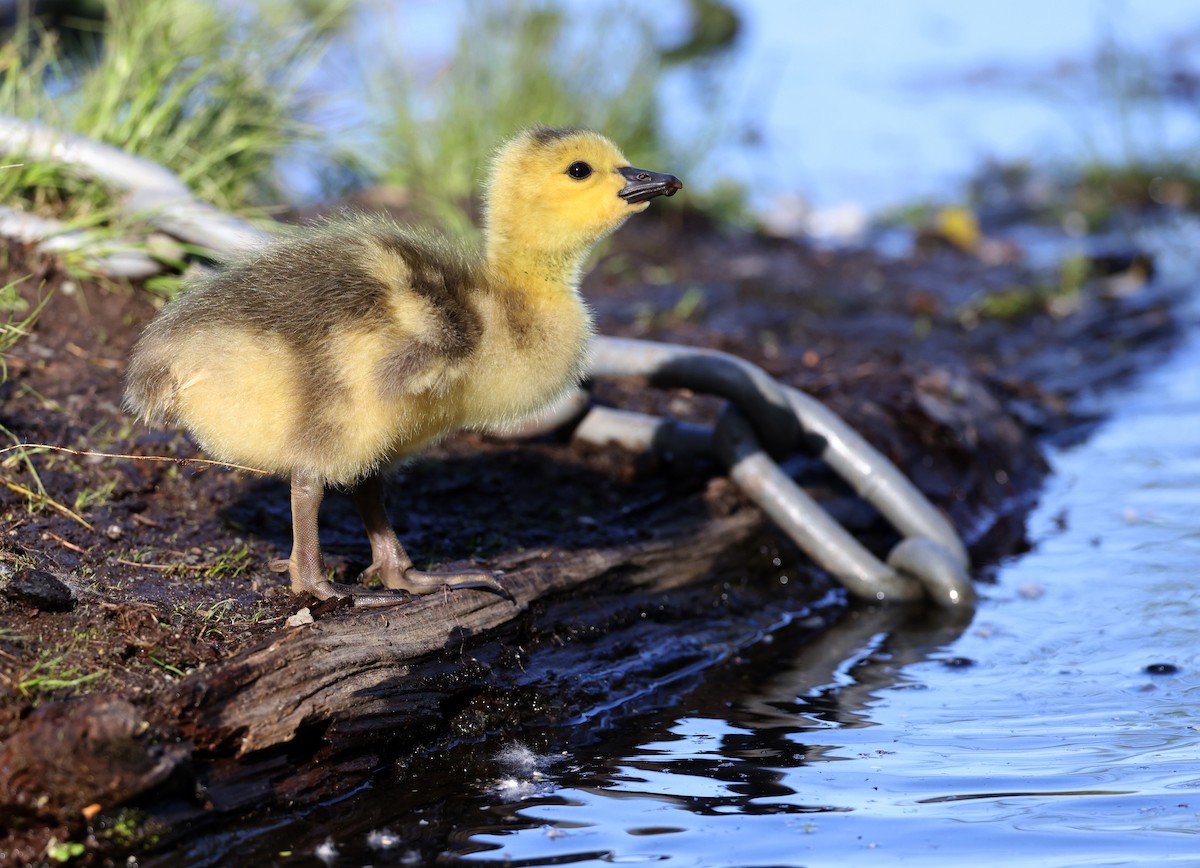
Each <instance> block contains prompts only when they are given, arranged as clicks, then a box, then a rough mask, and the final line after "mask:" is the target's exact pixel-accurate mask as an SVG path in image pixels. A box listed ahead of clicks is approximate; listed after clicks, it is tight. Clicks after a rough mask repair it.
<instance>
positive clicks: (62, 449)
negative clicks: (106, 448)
mask: <svg viewBox="0 0 1200 868" xmlns="http://www.w3.org/2000/svg"><path fill="white" fill-rule="evenodd" d="M14 449H49V450H51V451H54V452H65V453H66V454H67V455H79V456H83V457H90V458H125V459H128V460H130V461H170V462H173V463H175V464H208V465H211V464H215V465H216V466H218V467H228V468H230V469H232V470H245V471H246V472H247V473H258V474H261V475H263V476H270V475H271V471H269V470H262V469H261V468H258V467H247V466H246V465H244V464H232V463H230V462H228V461H214V460H212V459H211V458H173V457H171V456H170V455H127V454H125V453H122V452H92V451H90V450H87V449H68V448H67V447H66V446H51V445H50V444H49V443H18V444H17V445H16V446H6V447H5V448H3V449H0V455H3V454H4V453H5V452H12V451H13V450H14Z"/></svg>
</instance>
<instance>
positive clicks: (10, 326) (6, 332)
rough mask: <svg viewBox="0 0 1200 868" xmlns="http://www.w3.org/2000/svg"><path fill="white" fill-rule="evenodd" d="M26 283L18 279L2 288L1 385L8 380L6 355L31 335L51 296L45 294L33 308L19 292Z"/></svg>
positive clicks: (0, 298)
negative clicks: (31, 329)
mask: <svg viewBox="0 0 1200 868" xmlns="http://www.w3.org/2000/svg"><path fill="white" fill-rule="evenodd" d="M24 282H25V278H18V279H17V280H14V281H12V282H11V283H9V284H7V285H6V286H3V287H0V316H2V317H4V319H3V321H0V383H3V382H6V381H7V380H8V363H7V362H6V361H5V354H6V353H7V352H8V351H9V350H10V349H12V347H13V346H14V345H15V344H16V343H17V341H19V340H20V339H21V338H23V337H25V336H26V335H27V334H29V330H30V328H32V327H33V324H34V322H35V321H36V320H37V318H38V316H40V315H41V312H42V308H44V307H45V306H46V302H47V301H49V300H50V296H49V294H44V295H42V296H41V298H40V299H39V301H38V303H37V304H36V305H32V307H31V306H30V305H29V303H28V302H26V301H25V300H24V299H23V298H21V295H20V292H19V288H20V286H21V284H22V283H24Z"/></svg>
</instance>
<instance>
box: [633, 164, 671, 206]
mask: <svg viewBox="0 0 1200 868" xmlns="http://www.w3.org/2000/svg"><path fill="white" fill-rule="evenodd" d="M617 171H618V172H620V173H621V174H622V175H624V176H625V186H624V187H622V188H621V192H620V193H618V194H617V195H618V196H620V197H621V198H622V199H624V200H625V201H626V202H628V203H629V204H631V205H633V204H635V203H637V202H648V201H650V200H651V199H653V198H654V197H655V196H674V195H675V192H676V191H677V190H682V189H683V182H682V181H680V180H679V179H678V178H676V177H675V176H674V175H663V174H661V173H659V172H647V171H646V170H645V169H635V168H633V167H632V166H626V167H625V168H624V169H617Z"/></svg>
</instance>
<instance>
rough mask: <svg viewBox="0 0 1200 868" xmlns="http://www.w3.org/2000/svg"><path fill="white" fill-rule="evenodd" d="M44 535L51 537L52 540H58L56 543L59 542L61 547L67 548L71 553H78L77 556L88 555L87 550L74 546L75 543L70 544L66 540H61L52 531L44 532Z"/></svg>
mask: <svg viewBox="0 0 1200 868" xmlns="http://www.w3.org/2000/svg"><path fill="white" fill-rule="evenodd" d="M46 535H47V536H50V537H52V538H54V539H56V540H58V542H59V543H60V544H61V545H62V546H63V547H64V548H69V549H70V550H71V551H73V552H78V553H79V554H81V555H86V554H89V552H88V550H87V549H83V548H80V547H79V546H77V545H75V543H73V542H71V541H70V540H68V539H63V538H62V537H60V536H59V535H58V534H56V533H55V532H54V531H52V530H48V531H46Z"/></svg>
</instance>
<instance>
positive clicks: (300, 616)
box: [285, 606, 313, 627]
mask: <svg viewBox="0 0 1200 868" xmlns="http://www.w3.org/2000/svg"><path fill="white" fill-rule="evenodd" d="M312 622H313V616H312V612H310V611H309V609H308V606H305V607H304V608H303V609H301V610H300V611H299V612H297V613H296V614H295V615H292V616H291V617H290V618H288V619H287V621H286V622H285V623H286V624H287V625H288V626H289V627H303V626H304V625H305V624H311V623H312Z"/></svg>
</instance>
